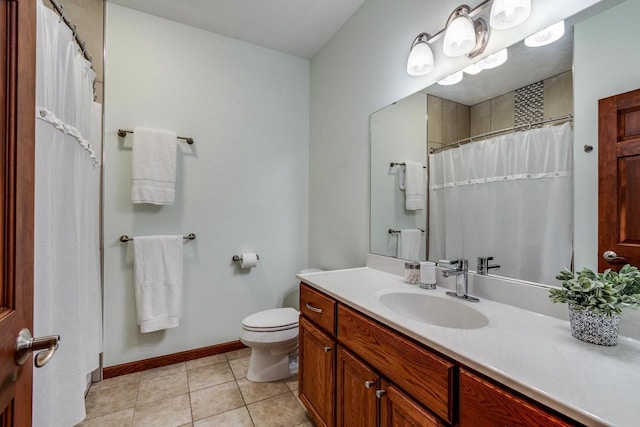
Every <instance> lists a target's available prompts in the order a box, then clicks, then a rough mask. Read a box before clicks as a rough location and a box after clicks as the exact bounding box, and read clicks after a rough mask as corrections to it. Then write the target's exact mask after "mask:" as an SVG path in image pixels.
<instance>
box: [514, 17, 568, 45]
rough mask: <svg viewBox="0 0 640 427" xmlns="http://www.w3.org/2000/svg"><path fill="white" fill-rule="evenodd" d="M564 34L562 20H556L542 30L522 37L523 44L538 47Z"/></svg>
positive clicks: (558, 38)
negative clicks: (524, 37)
mask: <svg viewBox="0 0 640 427" xmlns="http://www.w3.org/2000/svg"><path fill="white" fill-rule="evenodd" d="M563 35H564V21H560V22H557V23H555V24H553V25H551V26H549V27H547V28H545V29H544V30H541V31H538V32H537V33H535V34H534V35H532V36H529V37H527V38H526V39H524V44H525V45H527V46H529V47H540V46H546V45H548V44H551V43H553V42H555V41H557V40H560V38H562V36H563Z"/></svg>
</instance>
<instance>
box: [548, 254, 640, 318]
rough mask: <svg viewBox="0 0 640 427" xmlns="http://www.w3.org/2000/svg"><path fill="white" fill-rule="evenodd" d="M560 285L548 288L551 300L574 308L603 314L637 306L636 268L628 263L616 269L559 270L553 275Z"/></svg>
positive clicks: (639, 281)
mask: <svg viewBox="0 0 640 427" xmlns="http://www.w3.org/2000/svg"><path fill="white" fill-rule="evenodd" d="M556 279H558V280H560V281H561V282H562V287H561V288H558V289H551V290H549V298H551V300H552V301H553V302H564V303H568V304H570V305H573V308H574V310H578V311H582V310H590V311H593V312H596V313H600V314H603V315H605V316H607V317H610V316H611V313H618V314H619V313H621V312H622V309H623V308H624V307H630V308H634V309H640V271H639V270H638V269H637V268H636V267H633V266H631V265H629V264H627V265H625V266H624V267H622V268H621V269H620V271H619V272H615V271H611V270H605V271H604V273H594V272H593V271H591V270H590V269H588V268H584V269H582V271H579V272H578V273H577V274H575V275H574V274H573V273H572V272H570V271H568V270H563V271H561V272H560V274H558V275H557V276H556Z"/></svg>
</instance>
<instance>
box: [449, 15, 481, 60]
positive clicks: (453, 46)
mask: <svg viewBox="0 0 640 427" xmlns="http://www.w3.org/2000/svg"><path fill="white" fill-rule="evenodd" d="M454 13H456V14H458V11H456V12H454ZM475 45H476V31H475V29H474V26H473V21H472V20H471V18H469V16H468V15H467V13H466V11H464V10H463V11H461V12H460V13H459V14H458V15H457V16H456V17H455V18H453V20H452V21H451V22H450V23H449V25H447V29H446V30H445V32H444V41H443V42H442V51H443V52H444V54H445V55H447V56H461V55H466V54H467V53H469V52H471V51H472V50H473V48H474V47H475Z"/></svg>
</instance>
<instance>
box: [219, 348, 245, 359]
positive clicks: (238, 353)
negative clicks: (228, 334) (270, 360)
mask: <svg viewBox="0 0 640 427" xmlns="http://www.w3.org/2000/svg"><path fill="white" fill-rule="evenodd" d="M225 356H227V360H229V361H231V360H235V359H241V358H243V357H249V356H251V349H250V348H243V349H241V350H235V351H230V352H228V353H225Z"/></svg>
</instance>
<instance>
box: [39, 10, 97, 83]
mask: <svg viewBox="0 0 640 427" xmlns="http://www.w3.org/2000/svg"><path fill="white" fill-rule="evenodd" d="M49 2H50V3H51V4H52V5H53V8H54V9H55V11H56V12H58V15H60V17H61V18H62V21H63V22H64V23H65V24H67V27H69V29H70V30H71V32H72V33H73V37H74V38H75V39H76V42H77V43H78V46H79V47H80V51H81V52H82V56H84V58H85V59H86V60H87V61H89V65H90V66H91V69H92V70H93V71H96V69H95V68H93V60H92V58H91V55H89V53H88V52H87V44H86V43H85V41H84V40H83V39H82V38H81V37H80V34H78V26H77V25H76V24H74V23H73V22H71V20H70V19H69V17H68V16H67V13H66V12H65V11H64V6H63V5H62V4H60V3H58V2H57V1H56V0H49ZM94 92H95V87H94Z"/></svg>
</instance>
